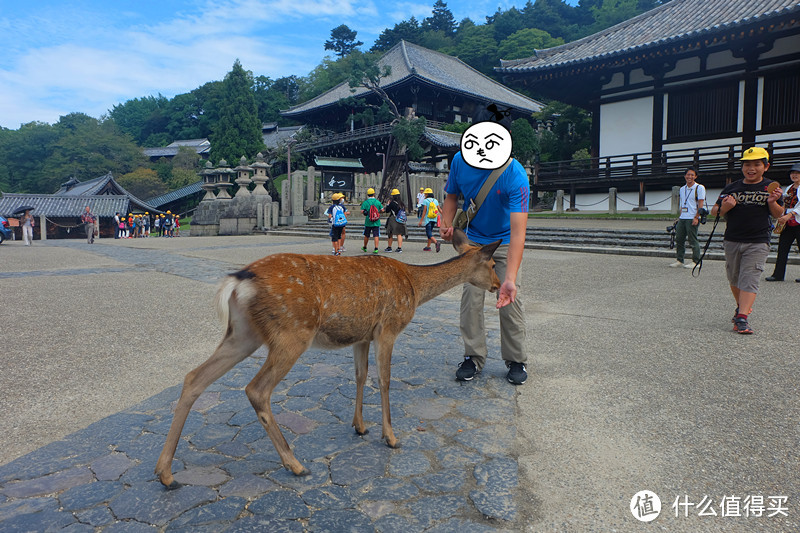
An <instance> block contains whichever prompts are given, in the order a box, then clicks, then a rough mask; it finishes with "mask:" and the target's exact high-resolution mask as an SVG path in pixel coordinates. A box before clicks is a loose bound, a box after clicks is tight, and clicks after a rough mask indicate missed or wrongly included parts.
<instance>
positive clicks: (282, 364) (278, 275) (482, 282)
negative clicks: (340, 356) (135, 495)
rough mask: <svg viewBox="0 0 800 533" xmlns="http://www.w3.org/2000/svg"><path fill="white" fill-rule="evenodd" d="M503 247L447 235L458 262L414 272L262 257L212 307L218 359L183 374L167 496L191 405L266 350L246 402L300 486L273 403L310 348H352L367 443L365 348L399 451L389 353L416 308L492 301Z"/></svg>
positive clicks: (301, 470) (390, 265) (163, 468)
mask: <svg viewBox="0 0 800 533" xmlns="http://www.w3.org/2000/svg"><path fill="white" fill-rule="evenodd" d="M499 245H500V241H497V242H494V243H492V244H487V245H483V246H475V245H471V244H470V243H469V240H468V239H467V236H466V235H465V234H464V233H463V232H462V231H460V230H456V231H455V232H454V235H453V246H454V247H455V249H456V251H457V252H458V255H456V256H455V257H453V258H451V259H448V260H446V261H444V262H441V263H438V264H434V265H424V266H422V265H410V264H406V263H403V262H401V261H398V260H396V259H392V258H389V257H385V256H373V255H368V256H367V255H364V256H353V257H341V256H327V255H303V254H294V253H281V254H274V255H268V256H266V257H264V258H262V259H259V260H257V261H255V262H253V263H251V264H249V265H247V266H246V267H244V268H243V269H241V270H239V271H238V272H235V273H233V274H230V275H228V276H226V277H225V278H224V279H223V280H222V281H221V283H220V286H219V288H218V290H217V294H216V297H215V305H216V307H217V313H218V315H219V318H220V320H221V322H222V323H223V325H225V326H226V331H225V335H224V337H223V338H222V340H221V341H220V343H219V345H218V346H217V348H216V350H215V351H214V353H213V354H212V355H211V357H209V358H208V359H207V360H206V361H205V362H204V363H202V364H201V365H200V366H198V367H197V368H195V369H194V370H192V371H191V372H189V373H188V374H187V375H186V377H185V379H184V382H183V388H182V390H181V394H180V397H179V399H178V402H177V405H176V407H175V412H174V414H173V419H172V424H171V425H170V429H169V432H168V434H167V437H166V441H165V443H164V448H163V450H162V451H161V455H160V456H159V458H158V461H157V463H156V468H155V473H156V475H157V476H158V479H159V481H161V483H162V484H163V485H164V486H165V487H166V488H167V489H176V488H178V487H180V483H178V482H177V481H176V480H175V478H174V477H173V474H172V471H171V469H172V460H173V458H174V456H175V450H176V449H177V446H178V442H179V440H180V436H181V432H182V431H183V425H184V423H185V422H186V418H187V417H188V415H189V411H190V410H191V408H192V405H193V404H194V402H195V400H197V398H198V397H199V396H200V394H201V393H202V392H203V391H204V390H205V389H206V388H207V387H208V386H209V385H211V384H212V383H214V382H215V381H216V380H217V379H219V378H220V377H222V376H223V375H225V374H226V373H227V372H228V371H229V370H231V369H232V368H233V367H234V366H235V365H236V364H237V363H239V362H240V361H242V360H244V359H246V358H247V357H249V356H250V355H252V353H253V352H255V351H256V350H257V349H258V348H259V347H260V346H261V345H262V344H263V345H266V347H267V349H268V353H267V358H266V360H265V362H264V364H263V365H262V366H261V368H260V369H259V371H258V372H257V373H256V376H255V377H254V378H253V379H252V381H250V383H249V384H248V385H247V386H246V387H245V394H246V395H247V398H248V399H249V400H250V404H251V405H252V406H253V409H254V410H255V412H256V415H257V417H258V420H259V422H261V425H262V426H263V427H264V429H265V430H266V432H267V435H268V436H269V438H270V440H271V441H272V443H273V445H274V446H275V449H276V450H277V452H278V455H279V456H280V459H281V462H282V463H283V466H284V467H285V468H287V469H288V470H291V471H292V472H293V473H294V474H295V475H297V476H303V475H307V474H309V473H310V471H309V470H308V469H307V468H305V467H304V466H303V465H302V464H301V463H300V462H299V461H298V460H297V459H296V458H295V456H294V454H293V453H292V450H291V449H290V447H289V444H288V443H287V442H286V439H285V438H284V436H283V433H281V430H280V428H279V427H278V424H277V423H276V421H275V418H274V416H273V414H272V409H271V406H270V398H271V395H272V392H273V390H274V388H275V387H276V386H277V385H278V383H280V381H281V380H282V379H283V378H284V377H285V376H286V374H287V373H288V372H289V370H291V368H292V366H294V364H295V362H296V361H297V360H298V359H299V358H300V356H301V355H302V354H303V353H304V352H305V351H306V350H307V349H309V348H310V347H312V346H314V347H316V348H320V349H339V348H343V347H346V346H351V345H352V346H353V356H354V363H355V378H356V399H355V414H354V415H353V424H352V425H353V427H354V428H355V432H356V433H357V434H358V435H362V436H363V435H366V434H367V433H368V430H367V427H366V426H365V424H364V419H363V418H362V412H361V411H362V402H363V398H364V384H365V382H366V379H367V368H368V355H369V346H370V343H371V342H372V343H374V347H375V361H376V366H377V370H378V372H377V374H378V382H379V388H380V397H381V411H382V413H381V423H382V436H381V438H382V439H385V441H386V444H387V445H388V446H389V447H391V448H397V447H398V439H397V438H396V437H395V435H394V432H393V431H392V422H391V415H390V410H389V381H390V378H391V359H392V350H393V347H394V343H395V340H396V339H397V337H398V335H399V334H400V333H401V332H402V331H403V330H404V329H405V328H406V326H407V325H408V324H409V323H410V322H411V319H412V318H413V316H414V313H415V312H416V309H417V307H419V306H420V305H422V304H423V303H425V302H427V301H429V300H431V299H432V298H435V297H436V296H438V295H440V294H442V293H444V292H445V291H447V290H449V289H451V288H453V287H455V286H457V285H461V284H464V283H471V284H473V285H475V286H476V287H479V288H482V289H485V290H488V291H490V292H496V291H497V290H498V289H499V288H500V280H499V279H498V277H497V274H496V273H495V271H494V264H495V263H494V260H493V259H492V254H494V252H495V250H496V249H497V247H498V246H499Z"/></svg>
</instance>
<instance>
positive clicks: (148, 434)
mask: <svg viewBox="0 0 800 533" xmlns="http://www.w3.org/2000/svg"><path fill="white" fill-rule="evenodd" d="M188 240H189V239H186V240H184V241H182V242H183V243H185V242H186V241H188ZM218 242H220V241H218ZM223 242H224V241H223ZM108 244H109V245H107V246H97V245H94V246H93V247H89V246H88V245H86V244H84V243H79V242H73V241H60V242H51V243H47V244H46V245H45V246H51V247H56V246H57V247H59V248H60V249H64V248H66V249H67V250H69V251H73V250H79V251H91V253H92V254H93V255H95V256H98V257H100V258H102V259H101V260H100V261H98V262H97V264H96V266H92V267H79V266H76V265H72V264H69V265H65V266H66V268H63V269H60V270H58V269H56V270H54V271H50V270H47V271H31V270H27V271H22V270H17V271H10V272H9V271H6V272H3V273H0V282H1V281H2V279H5V280H6V283H12V282H18V281H24V282H25V283H31V282H33V281H34V280H35V279H37V278H41V277H42V276H53V275H55V276H58V277H60V279H65V280H67V279H69V278H75V279H85V278H91V277H92V276H95V277H97V276H100V277H101V278H108V279H115V277H117V276H119V275H130V274H131V273H135V272H144V273H146V274H147V275H154V274H155V275H156V278H153V280H154V281H158V283H162V280H160V278H158V276H161V275H164V274H169V275H173V276H179V277H181V278H185V279H187V280H191V281H193V282H201V283H202V284H204V285H205V284H211V283H216V281H217V280H218V279H219V278H220V277H221V276H222V275H224V274H225V273H227V272H230V271H231V270H232V262H231V254H232V253H234V254H237V255H236V257H237V258H241V259H242V261H241V262H242V263H244V262H246V261H247V260H249V257H247V256H250V255H254V256H257V257H261V256H263V255H264V252H265V249H264V248H265V247H264V246H263V243H259V245H253V244H244V243H239V244H238V246H230V245H228V246H226V245H224V244H222V245H220V246H208V247H206V248H205V249H203V247H202V246H201V247H195V248H193V249H188V248H186V249H185V250H184V249H182V248H177V249H175V250H169V249H143V248H141V246H142V244H140V243H139V242H137V243H136V244H137V245H139V246H137V247H128V246H123V245H121V244H122V243H119V242H113V243H108ZM160 244H161V243H159V245H160ZM451 255H452V254H451ZM209 256H212V257H209ZM213 256H216V257H219V258H227V259H228V261H224V260H218V259H215V258H213ZM444 257H445V256H444V254H443V255H441V256H436V257H433V258H432V259H431V260H434V259H444ZM233 264H235V263H233ZM119 265H122V266H119ZM129 282H130V281H129V280H126V283H129ZM457 296H458V295H457V294H455V293H449V294H445V295H443V296H441V297H439V298H437V299H435V300H433V301H431V302H428V303H426V304H425V305H423V306H422V307H421V308H420V309H419V310H418V312H417V315H416V316H415V318H414V320H413V321H412V323H411V324H410V325H409V326H408V328H407V329H406V331H404V332H403V334H402V335H401V336H400V338H399V339H398V342H397V344H396V346H395V350H394V354H393V361H392V372H393V379H392V383H391V389H390V397H391V404H392V419H393V427H394V430H395V433H396V435H397V437H398V438H399V440H400V443H401V447H400V448H397V449H391V448H389V447H387V446H386V445H385V442H384V441H383V440H382V439H381V438H380V434H381V430H380V420H381V413H380V394H379V391H378V388H377V377H376V374H375V371H376V365H375V363H374V353H372V352H371V353H370V372H369V377H368V382H367V387H366V390H365V400H364V419H365V422H366V423H367V425H368V428H369V429H370V432H369V433H368V434H367V435H365V436H359V435H357V434H356V433H355V432H354V430H353V428H352V427H351V426H350V422H351V420H352V416H353V409H354V404H355V379H354V370H353V363H352V355H351V354H352V352H351V350H350V349H344V350H339V351H314V350H312V351H309V352H307V353H305V354H304V355H303V356H302V357H301V359H300V361H299V362H298V363H297V364H296V365H295V367H294V368H293V369H292V370H291V372H290V373H289V375H288V376H287V378H286V379H285V380H284V381H283V382H282V383H281V384H280V385H279V387H277V388H276V390H275V393H274V394H273V409H274V412H275V414H276V419H277V420H278V421H279V423H280V424H281V425H282V426H283V432H284V434H285V436H286V438H287V440H288V441H289V443H290V445H291V446H292V448H293V450H294V452H295V454H296V456H297V457H298V459H299V460H300V461H302V462H303V463H304V465H305V466H307V467H308V468H309V469H310V470H311V475H309V476H307V477H296V476H294V475H293V474H291V473H290V472H289V471H287V470H285V469H284V468H283V467H282V465H281V464H280V461H279V458H278V455H277V452H276V451H275V449H274V447H273V445H272V442H271V441H270V440H269V439H268V438H267V436H266V433H265V431H264V430H263V428H262V427H261V425H260V424H259V423H258V421H257V420H256V415H255V413H254V411H253V409H252V407H251V406H250V404H249V402H248V401H247V398H246V395H245V394H244V390H243V389H244V387H245V386H246V385H247V383H248V382H249V381H250V379H252V377H253V376H254V375H255V373H256V372H257V370H258V368H259V367H260V366H261V364H263V362H264V359H265V357H266V353H265V350H264V349H263V348H262V349H260V350H259V351H257V352H256V354H255V355H254V356H253V357H251V358H249V359H247V360H246V361H244V362H242V363H240V364H239V365H238V366H237V367H236V368H234V369H233V370H232V371H231V372H229V373H228V374H227V375H226V376H224V377H223V378H221V379H220V380H219V381H218V382H217V383H215V384H213V385H212V386H211V387H209V389H208V390H207V391H206V392H205V393H204V394H203V395H202V396H201V397H200V398H199V399H198V401H197V402H196V404H195V406H194V409H193V411H192V413H191V415H190V416H189V418H188V420H187V423H186V427H185V429H184V432H183V435H182V439H181V442H180V444H179V446H178V450H177V453H176V456H175V462H174V464H173V470H174V472H175V477H176V479H178V480H179V481H180V482H181V483H183V487H181V488H180V489H178V490H175V491H166V490H164V488H163V487H162V486H161V484H160V483H159V482H158V481H157V480H156V478H155V475H154V474H153V469H154V465H155V462H156V459H157V457H158V455H159V454H160V452H161V447H162V445H163V443H164V439H165V437H166V433H167V431H168V429H169V424H170V422H171V420H172V409H173V408H174V406H175V402H176V400H177V398H178V396H179V394H180V386H173V387H170V388H168V389H166V390H164V391H163V392H161V393H159V394H157V395H155V396H152V397H150V398H148V399H146V400H144V401H142V402H140V403H138V404H136V405H134V406H132V407H130V408H128V409H125V410H122V411H120V412H118V413H116V414H113V415H111V416H109V417H106V418H104V419H102V420H99V421H97V422H94V423H92V424H90V425H89V426H88V427H86V428H84V429H81V430H79V431H76V432H74V433H72V434H69V435H66V436H64V437H63V438H61V439H59V440H56V441H54V442H51V443H50V444H48V445H46V446H43V447H41V448H39V449H37V450H35V451H33V452H31V453H29V454H27V455H23V456H22V457H19V458H17V459H15V460H13V461H11V462H9V463H7V464H5V465H2V466H0V530H2V531H4V532H5V531H39V530H42V531H44V530H46V529H47V530H65V531H95V530H102V531H140V530H141V531H154V530H160V531H427V530H431V531H454V530H455V529H459V530H463V529H464V528H466V529H468V530H470V531H481V530H483V531H513V530H516V529H519V527H520V526H519V524H518V523H515V519H516V518H517V516H518V515H517V513H516V503H515V499H514V497H513V495H512V492H509V491H512V490H513V489H514V488H515V486H516V480H517V474H516V469H517V465H516V460H515V459H514V454H515V449H514V436H515V431H514V429H513V425H511V424H510V422H511V420H513V417H514V416H515V403H514V396H515V395H516V394H517V390H516V389H515V388H514V387H512V386H511V385H509V384H507V383H505V380H504V375H505V367H504V366H503V365H502V362H500V361H497V360H490V361H489V362H488V364H487V366H486V368H485V369H484V371H483V373H482V374H480V375H479V377H478V378H476V379H475V380H474V381H473V382H471V383H469V384H463V383H459V382H457V381H455V379H454V373H455V369H456V367H457V364H458V362H460V361H461V358H462V348H461V344H460V342H461V341H460V336H459V334H458V329H457V323H456V322H455V321H454V318H455V315H454V313H453V309H454V308H457V300H456V298H457ZM443 317H447V318H443ZM490 320H491V319H490ZM490 332H491V333H490V339H489V341H490V347H491V349H492V350H499V336H498V333H497V324H496V321H495V323H490ZM431 346H435V347H436V349H435V350H431ZM212 350H213V345H211V346H209V347H208V353H209V354H210V352H211V351H212ZM483 400H485V401H486V402H487V403H486V404H485V405H483V406H482V407H481V406H477V403H479V402H481V401H483ZM470 405H475V407H472V408H470V407H469V406H470ZM503 459H504V460H505V461H504V462H501V463H498V461H499V460H503ZM498 484H499V485H505V489H504V490H498V488H497V486H498Z"/></svg>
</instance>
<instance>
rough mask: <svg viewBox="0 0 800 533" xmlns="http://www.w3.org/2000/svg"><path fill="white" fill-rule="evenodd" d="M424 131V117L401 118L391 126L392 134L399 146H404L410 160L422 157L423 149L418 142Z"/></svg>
mask: <svg viewBox="0 0 800 533" xmlns="http://www.w3.org/2000/svg"><path fill="white" fill-rule="evenodd" d="M424 132H425V119H424V118H415V119H411V120H409V119H407V118H401V119H399V120H398V121H397V123H396V124H395V125H394V127H393V128H392V135H394V137H395V138H396V139H397V141H398V142H399V143H400V145H401V146H403V145H405V146H406V153H407V154H408V158H409V159H410V160H411V161H417V160H419V159H422V156H423V155H425V151H424V150H423V148H422V146H421V145H420V143H419V140H420V138H421V137H422V134H423V133H424Z"/></svg>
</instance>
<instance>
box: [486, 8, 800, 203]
mask: <svg viewBox="0 0 800 533" xmlns="http://www.w3.org/2000/svg"><path fill="white" fill-rule="evenodd" d="M495 70H496V71H497V72H499V73H501V74H503V76H504V80H505V81H506V82H508V83H509V84H512V86H513V85H514V84H522V85H523V86H525V87H527V88H530V89H532V90H534V91H536V92H537V94H543V95H545V96H546V97H550V98H554V99H556V100H559V101H562V102H566V103H569V104H572V105H576V106H580V107H583V108H585V109H587V110H589V111H590V112H591V113H592V121H593V132H592V155H593V157H594V159H593V160H592V165H591V167H592V168H590V169H588V168H585V169H581V168H576V167H577V166H578V165H575V164H571V163H570V162H559V163H557V164H547V165H545V164H543V165H541V166H540V168H538V169H537V170H538V175H537V181H538V185H539V187H540V188H551V189H552V188H564V187H565V186H567V187H568V186H570V185H571V186H573V187H574V186H576V185H577V186H578V187H587V186H590V185H591V183H592V182H593V181H594V182H595V183H596V182H598V181H600V180H603V181H604V183H605V182H606V181H607V180H609V179H610V180H612V181H613V180H615V179H616V180H619V181H620V183H623V182H625V180H626V179H627V180H628V181H629V182H630V181H633V182H638V183H640V184H643V183H645V182H648V183H657V182H659V180H660V181H671V182H672V183H674V182H675V179H676V178H677V179H680V178H679V176H682V173H683V169H685V168H686V166H688V165H689V164H694V165H697V166H699V169H700V173H701V176H705V178H706V180H707V181H706V182H705V183H706V184H708V183H709V182H711V184H712V185H714V184H716V185H721V184H724V182H725V181H728V180H730V179H731V178H733V179H738V177H739V174H738V168H739V165H738V155H739V154H740V153H741V151H742V149H743V147H749V146H752V145H759V146H763V147H765V148H767V149H768V150H769V151H770V153H771V154H772V163H773V166H772V168H771V169H770V174H771V177H775V176H783V177H784V180H785V175H786V170H787V169H788V167H789V166H790V165H791V163H794V162H797V161H800V3H798V2H797V1H796V0H672V1H670V2H668V3H665V4H663V5H661V6H659V7H657V8H655V9H653V10H650V11H648V12H645V13H643V14H641V15H639V16H637V17H634V18H632V19H630V20H627V21H624V22H622V23H620V24H617V25H615V26H612V27H610V28H607V29H605V30H603V31H601V32H598V33H596V34H594V35H590V36H588V37H585V38H583V39H580V40H577V41H574V42H571V43H568V44H564V45H561V46H556V47H553V48H548V49H546V50H537V51H536V53H535V54H534V55H533V56H532V57H529V58H525V59H517V60H510V61H502V62H501V66H500V67H498V68H496V69H495Z"/></svg>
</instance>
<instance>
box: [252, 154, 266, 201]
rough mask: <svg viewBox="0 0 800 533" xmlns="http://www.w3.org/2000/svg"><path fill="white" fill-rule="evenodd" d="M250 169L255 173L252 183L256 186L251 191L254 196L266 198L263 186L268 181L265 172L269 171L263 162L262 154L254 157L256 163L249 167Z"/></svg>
mask: <svg viewBox="0 0 800 533" xmlns="http://www.w3.org/2000/svg"><path fill="white" fill-rule="evenodd" d="M250 167H251V168H252V169H253V170H254V171H255V174H254V175H253V183H255V184H256V186H255V188H254V189H253V195H254V196H266V195H268V194H269V193H268V192H267V189H266V188H264V184H265V183H266V182H267V180H268V179H269V176H268V175H267V170H269V167H270V164H269V163H267V162H266V161H264V154H262V153H261V152H259V153H258V155H257V156H256V162H255V163H253V164H252V165H250Z"/></svg>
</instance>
